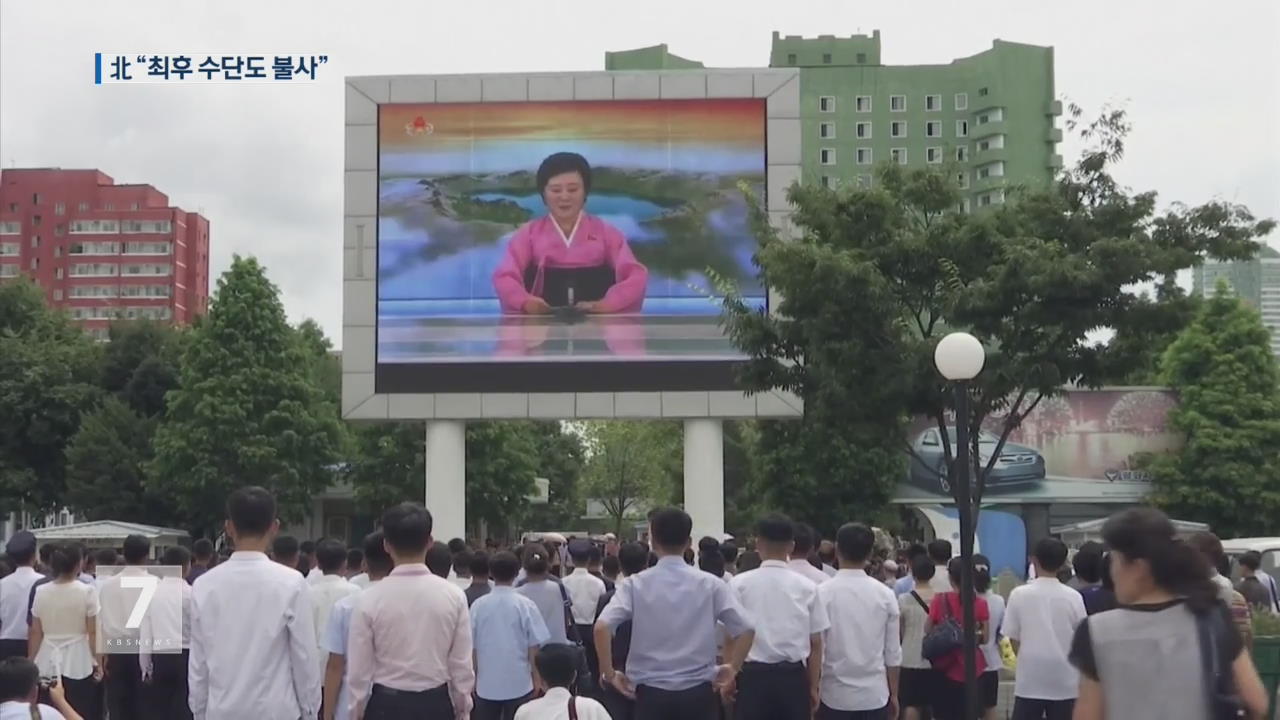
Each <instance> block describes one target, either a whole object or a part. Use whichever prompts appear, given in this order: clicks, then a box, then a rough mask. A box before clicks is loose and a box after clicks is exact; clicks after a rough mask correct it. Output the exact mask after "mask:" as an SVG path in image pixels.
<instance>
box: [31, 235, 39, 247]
mask: <svg viewBox="0 0 1280 720" xmlns="http://www.w3.org/2000/svg"><path fill="white" fill-rule="evenodd" d="M31 247H33V248H38V247H40V236H39V235H32V236H31Z"/></svg>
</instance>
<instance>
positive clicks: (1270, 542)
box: [1222, 537, 1280, 583]
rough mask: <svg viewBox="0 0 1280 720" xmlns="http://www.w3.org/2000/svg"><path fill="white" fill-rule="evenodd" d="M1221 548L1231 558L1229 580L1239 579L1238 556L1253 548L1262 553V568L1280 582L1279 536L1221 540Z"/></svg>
mask: <svg viewBox="0 0 1280 720" xmlns="http://www.w3.org/2000/svg"><path fill="white" fill-rule="evenodd" d="M1222 550H1223V552H1225V553H1226V554H1227V557H1228V558H1230V559H1231V580H1232V581H1233V582H1235V581H1239V580H1240V564H1239V560H1240V556H1241V555H1244V554H1245V553H1247V552H1249V551H1250V550H1255V551H1257V552H1259V553H1261V554H1262V567H1260V568H1259V570H1262V571H1263V572H1265V573H1266V574H1268V575H1270V576H1271V579H1272V580H1275V581H1276V582H1277V583H1280V537H1253V538H1235V539H1233V540H1223V541H1222Z"/></svg>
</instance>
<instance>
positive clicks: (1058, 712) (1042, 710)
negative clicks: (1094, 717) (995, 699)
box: [1012, 697, 1076, 720]
mask: <svg viewBox="0 0 1280 720" xmlns="http://www.w3.org/2000/svg"><path fill="white" fill-rule="evenodd" d="M1075 708H1076V701H1075V700H1035V699H1032V698H1024V697H1014V698H1013V716H1012V717H1013V720H1071V713H1072V712H1073V711H1074V710H1075Z"/></svg>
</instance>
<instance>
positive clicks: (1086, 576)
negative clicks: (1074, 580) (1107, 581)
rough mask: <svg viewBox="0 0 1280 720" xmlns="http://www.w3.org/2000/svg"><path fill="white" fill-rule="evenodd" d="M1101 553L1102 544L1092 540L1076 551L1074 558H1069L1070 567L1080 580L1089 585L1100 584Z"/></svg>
mask: <svg viewBox="0 0 1280 720" xmlns="http://www.w3.org/2000/svg"><path fill="white" fill-rule="evenodd" d="M1102 553H1103V546H1102V543H1100V542H1095V541H1093V540H1089V541H1088V542H1085V543H1084V544H1082V545H1081V546H1080V548H1079V549H1078V550H1076V554H1075V557H1073V558H1071V567H1073V568H1075V571H1076V575H1077V576H1079V577H1080V579H1081V580H1083V581H1085V582H1087V583H1089V584H1090V585H1093V584H1094V583H1099V582H1102Z"/></svg>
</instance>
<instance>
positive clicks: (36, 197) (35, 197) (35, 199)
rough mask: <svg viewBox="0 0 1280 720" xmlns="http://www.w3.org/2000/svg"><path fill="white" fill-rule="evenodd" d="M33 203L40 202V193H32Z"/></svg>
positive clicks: (37, 203)
mask: <svg viewBox="0 0 1280 720" xmlns="http://www.w3.org/2000/svg"><path fill="white" fill-rule="evenodd" d="M31 204H32V205H39V204H40V193H31Z"/></svg>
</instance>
